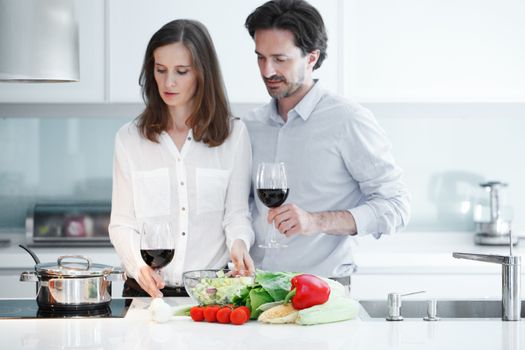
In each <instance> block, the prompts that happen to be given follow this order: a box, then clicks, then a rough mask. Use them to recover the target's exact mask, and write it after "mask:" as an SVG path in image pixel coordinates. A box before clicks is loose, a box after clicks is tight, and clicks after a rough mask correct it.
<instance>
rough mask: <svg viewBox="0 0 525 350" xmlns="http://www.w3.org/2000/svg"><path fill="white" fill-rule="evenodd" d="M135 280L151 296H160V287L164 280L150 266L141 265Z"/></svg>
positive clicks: (162, 285) (162, 286)
mask: <svg viewBox="0 0 525 350" xmlns="http://www.w3.org/2000/svg"><path fill="white" fill-rule="evenodd" d="M137 282H138V283H139V285H140V287H141V288H142V289H143V290H144V291H145V292H146V293H148V294H149V295H150V296H151V297H152V298H162V292H161V291H160V289H162V288H164V281H163V280H162V277H161V276H160V275H159V274H158V273H157V272H156V271H155V270H153V269H152V268H151V267H149V266H143V267H141V268H140V270H139V275H138V276H137Z"/></svg>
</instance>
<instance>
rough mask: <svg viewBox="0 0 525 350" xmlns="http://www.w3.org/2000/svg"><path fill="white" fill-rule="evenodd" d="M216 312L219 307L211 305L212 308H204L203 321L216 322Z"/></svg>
mask: <svg viewBox="0 0 525 350" xmlns="http://www.w3.org/2000/svg"><path fill="white" fill-rule="evenodd" d="M217 311H219V307H218V306H215V305H212V306H206V307H205V308H204V311H203V313H204V319H205V320H206V321H207V322H217Z"/></svg>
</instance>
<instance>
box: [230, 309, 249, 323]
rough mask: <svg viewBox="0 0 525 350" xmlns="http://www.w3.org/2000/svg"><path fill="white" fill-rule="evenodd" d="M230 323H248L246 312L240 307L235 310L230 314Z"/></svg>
mask: <svg viewBox="0 0 525 350" xmlns="http://www.w3.org/2000/svg"><path fill="white" fill-rule="evenodd" d="M230 321H231V323H232V324H234V325H241V324H244V323H246V321H248V316H247V315H246V311H245V310H243V309H241V308H240V307H238V308H236V309H233V311H232V313H231V314H230Z"/></svg>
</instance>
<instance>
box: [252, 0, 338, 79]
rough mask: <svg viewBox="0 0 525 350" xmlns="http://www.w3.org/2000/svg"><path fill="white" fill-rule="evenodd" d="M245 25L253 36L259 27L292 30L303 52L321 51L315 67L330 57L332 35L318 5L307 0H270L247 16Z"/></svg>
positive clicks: (296, 42)
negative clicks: (326, 26) (327, 48)
mask: <svg viewBox="0 0 525 350" xmlns="http://www.w3.org/2000/svg"><path fill="white" fill-rule="evenodd" d="M244 26H245V27H246V29H248V32H249V33H250V35H251V37H252V38H253V37H254V36H255V31H257V30H259V29H271V28H275V29H281V30H289V31H290V32H292V33H293V35H294V37H295V45H296V46H297V47H298V48H300V49H301V51H302V52H303V55H306V54H307V53H309V52H312V51H314V50H319V51H320V54H319V59H318V60H317V63H316V64H315V66H314V70H315V69H317V68H319V67H321V64H322V63H323V61H324V59H325V58H326V47H327V41H328V38H327V36H326V29H325V26H324V22H323V18H322V17H321V14H320V13H319V11H317V9H316V8H315V7H313V6H312V5H310V4H309V3H307V2H306V1H304V0H272V1H268V2H267V3H265V4H263V5H261V6H259V7H257V8H256V9H255V11H253V12H252V13H251V14H250V15H249V16H248V17H247V18H246V23H244Z"/></svg>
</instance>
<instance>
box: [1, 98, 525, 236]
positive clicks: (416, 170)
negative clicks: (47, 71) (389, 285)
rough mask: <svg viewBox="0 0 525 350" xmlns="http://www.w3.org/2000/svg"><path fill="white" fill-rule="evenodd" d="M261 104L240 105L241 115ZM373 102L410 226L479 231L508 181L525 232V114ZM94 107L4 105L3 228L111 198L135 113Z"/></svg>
mask: <svg viewBox="0 0 525 350" xmlns="http://www.w3.org/2000/svg"><path fill="white" fill-rule="evenodd" d="M72 106H74V105H72ZM0 107H2V106H0ZM252 107H253V106H251V105H235V106H233V110H234V114H236V115H238V116H240V115H242V114H244V113H245V111H246V110H247V109H249V108H252ZM368 107H369V108H370V109H371V110H372V112H374V113H375V114H376V116H377V119H378V121H379V123H380V124H381V125H382V126H383V128H384V129H385V130H386V132H387V134H388V135H389V137H390V139H391V141H392V145H393V152H394V155H395V157H396V159H397V160H398V162H399V164H400V166H401V167H402V168H403V170H404V172H405V180H406V182H407V184H408V186H409V188H410V192H411V195H412V220H411V222H410V225H409V227H408V228H407V230H408V231H464V230H473V229H474V225H473V222H472V215H473V214H472V213H473V208H474V206H475V204H477V203H478V202H481V201H485V202H486V200H487V198H488V195H487V194H486V193H483V191H482V189H481V188H480V187H479V183H480V182H483V181H486V180H502V181H505V182H508V183H509V187H508V188H507V190H506V191H505V192H506V194H507V196H506V198H505V203H506V204H507V205H508V207H512V208H513V215H514V224H513V227H514V229H515V232H518V233H523V232H525V219H524V218H523V217H522V216H521V215H520V214H521V212H523V211H525V196H524V194H525V166H524V163H525V161H524V160H523V159H522V158H523V157H522V156H521V155H522V150H525V138H523V137H522V133H523V130H525V112H524V113H521V111H520V110H519V109H518V111H516V109H513V110H512V113H508V115H506V114H498V113H495V114H494V115H486V114H487V113H485V112H483V108H480V107H479V106H478V107H476V108H472V109H469V108H468V107H462V109H461V110H460V112H458V113H456V114H455V113H454V110H456V111H457V109H454V108H452V111H451V110H450V109H449V110H447V109H446V108H445V109H444V108H443V106H440V105H437V106H436V108H431V110H429V108H430V107H428V106H426V107H425V108H426V109H425V108H423V109H422V111H421V113H419V112H418V111H419V110H418V108H417V106H413V105H406V106H403V105H402V104H397V105H392V106H390V107H389V105H385V104H383V105H381V104H375V105H372V104H371V105H368ZM474 107H475V106H474ZM90 108H92V107H91V106H90V105H79V106H78V110H72V112H71V116H73V117H67V116H66V115H67V113H65V112H64V111H63V109H61V110H60V111H59V112H57V115H58V116H57V117H49V116H46V117H41V115H42V113H40V112H38V111H35V108H34V107H28V110H30V112H28V113H27V115H24V112H23V106H21V107H18V110H17V112H16V113H14V115H15V116H13V117H10V116H9V115H8V114H6V113H5V111H4V112H3V113H2V114H1V115H0V116H1V117H2V118H1V119H0V228H2V229H7V228H22V227H23V226H24V219H25V216H26V212H27V209H28V208H29V207H30V206H31V205H32V204H33V203H34V202H35V201H40V200H48V199H60V200H110V199H111V170H112V156H113V142H114V135H115V133H116V131H117V130H118V128H119V127H120V126H121V125H123V124H124V123H125V122H127V121H129V120H131V119H132V118H133V117H135V115H136V114H135V115H133V114H130V116H129V117H123V116H122V113H112V112H111V108H109V109H108V110H109V111H110V112H109V114H110V115H108V116H103V115H101V110H102V111H103V110H104V108H102V109H101V108H100V106H98V107H97V106H93V108H98V110H97V112H96V113H94V115H95V116H90V110H91V109H90ZM520 108H521V107H520ZM3 109H4V108H0V111H2V110H3ZM31 110H32V111H33V112H31ZM132 110H140V106H136V107H135V109H132ZM502 110H504V109H502ZM47 111H48V113H47V114H49V111H51V112H52V111H53V107H52V106H51V107H47ZM51 114H52V113H51ZM114 114H118V115H114ZM21 115H24V116H21ZM35 115H36V116H37V117H35ZM480 115H481V116H480ZM77 116H80V117H77Z"/></svg>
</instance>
